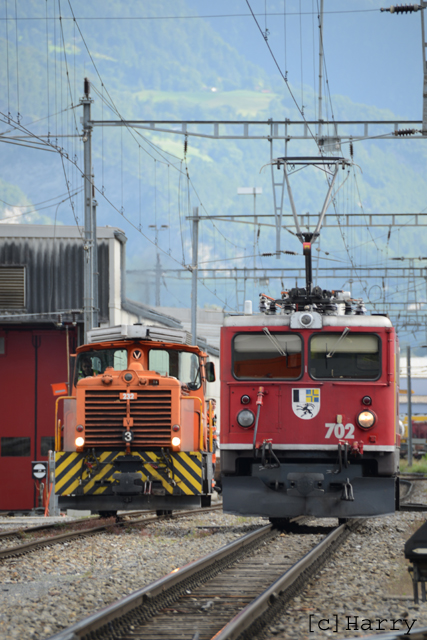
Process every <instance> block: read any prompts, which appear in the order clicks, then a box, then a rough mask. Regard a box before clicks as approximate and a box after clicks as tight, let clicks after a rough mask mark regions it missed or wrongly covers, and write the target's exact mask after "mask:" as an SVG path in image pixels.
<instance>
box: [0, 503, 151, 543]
mask: <svg viewBox="0 0 427 640" xmlns="http://www.w3.org/2000/svg"><path fill="white" fill-rule="evenodd" d="M155 512H156V509H147V511H130V512H127V511H125V512H122V515H120V516H118V517H120V518H124V517H125V516H131V517H132V516H136V515H141V514H149V513H155ZM101 519H102V516H97V517H95V518H84V519H82V520H67V521H65V522H61V521H58V522H49V523H45V524H37V525H35V526H34V527H24V528H22V529H9V530H5V531H0V540H1V539H2V538H13V537H20V536H21V535H22V534H25V533H33V532H35V531H43V529H55V528H57V527H64V526H70V527H72V526H73V525H75V524H84V523H85V522H96V521H97V520H101ZM2 524H3V523H1V522H0V527H1V526H2Z"/></svg>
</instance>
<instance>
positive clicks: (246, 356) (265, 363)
mask: <svg viewBox="0 0 427 640" xmlns="http://www.w3.org/2000/svg"><path fill="white" fill-rule="evenodd" d="M233 373H234V376H235V377H236V378H238V379H239V380H260V379H262V380H264V379H267V380H271V379H282V380H283V379H285V380H286V379H291V380H292V379H296V378H299V377H300V376H301V374H302V340H301V338H300V336H298V335H296V334H294V333H292V334H291V333H276V332H273V331H272V332H270V331H269V330H268V329H264V333H263V334H259V333H240V334H238V335H236V336H235V338H234V340H233Z"/></svg>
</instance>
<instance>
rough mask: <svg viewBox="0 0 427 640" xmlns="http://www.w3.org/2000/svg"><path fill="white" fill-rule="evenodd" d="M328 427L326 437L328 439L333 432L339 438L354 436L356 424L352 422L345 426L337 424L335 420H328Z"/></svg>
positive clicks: (326, 425)
mask: <svg viewBox="0 0 427 640" xmlns="http://www.w3.org/2000/svg"><path fill="white" fill-rule="evenodd" d="M325 427H326V429H327V432H326V435H325V438H326V439H328V438H330V437H331V435H332V434H334V436H335V437H336V438H338V439H340V438H354V424H351V423H350V422H349V423H348V424H346V425H345V426H344V425H343V424H335V423H334V422H327V423H326V424H325Z"/></svg>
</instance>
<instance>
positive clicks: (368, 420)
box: [357, 411, 375, 429]
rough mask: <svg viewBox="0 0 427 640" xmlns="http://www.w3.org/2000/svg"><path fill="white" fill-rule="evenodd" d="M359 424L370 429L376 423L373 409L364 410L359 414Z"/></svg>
mask: <svg viewBox="0 0 427 640" xmlns="http://www.w3.org/2000/svg"><path fill="white" fill-rule="evenodd" d="M357 424H358V425H359V427H362V429H370V428H371V427H373V426H374V424H375V416H374V414H373V413H372V411H362V413H359V415H358V416H357Z"/></svg>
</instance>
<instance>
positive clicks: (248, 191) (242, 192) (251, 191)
mask: <svg viewBox="0 0 427 640" xmlns="http://www.w3.org/2000/svg"><path fill="white" fill-rule="evenodd" d="M261 193H262V187H239V188H238V189H237V194H238V195H239V196H248V195H249V196H252V195H253V197H254V273H255V269H256V245H257V225H258V218H257V215H256V197H257V195H260V194H261Z"/></svg>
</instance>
